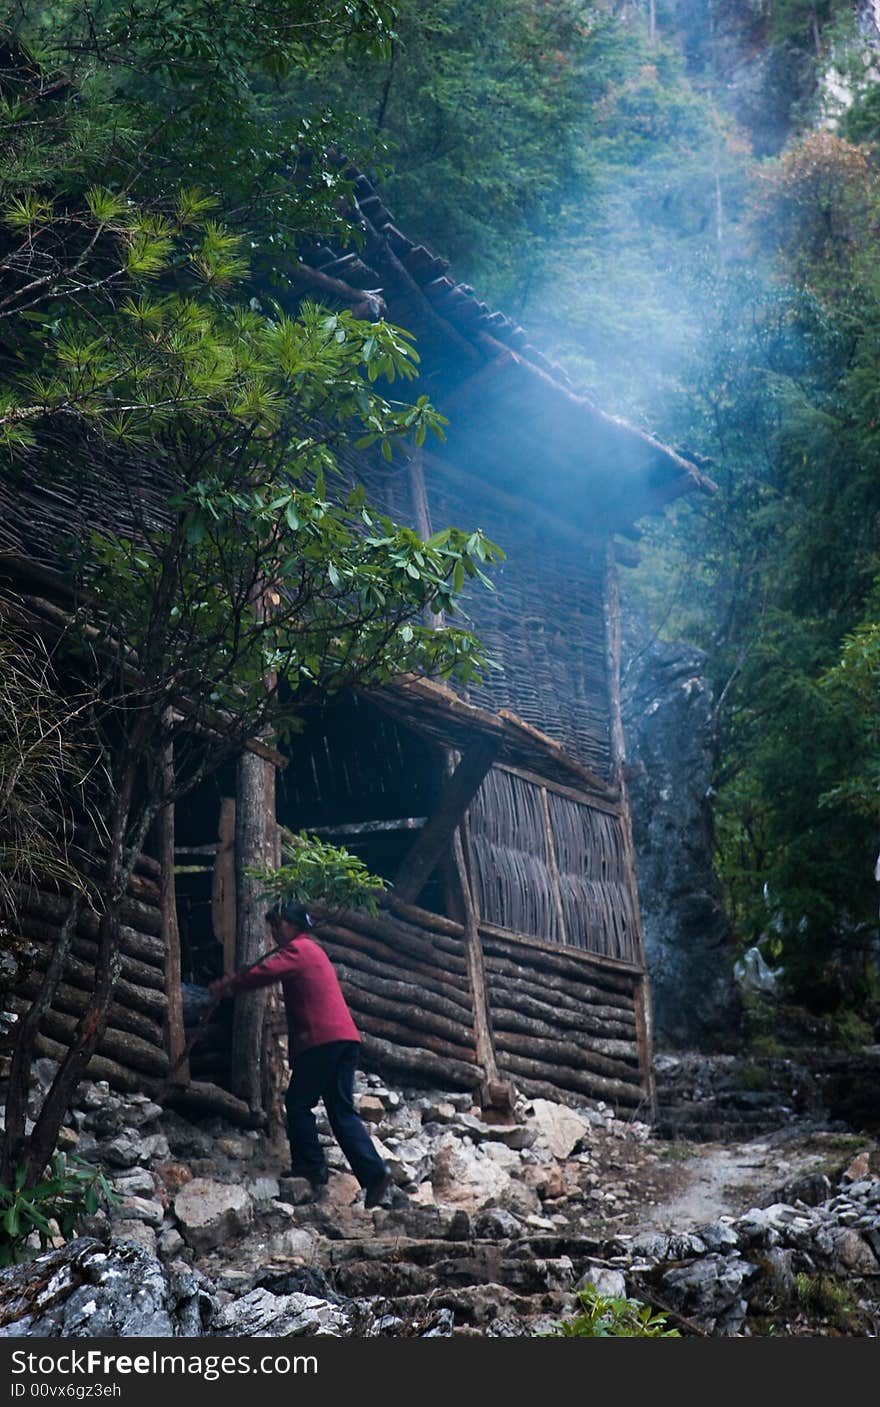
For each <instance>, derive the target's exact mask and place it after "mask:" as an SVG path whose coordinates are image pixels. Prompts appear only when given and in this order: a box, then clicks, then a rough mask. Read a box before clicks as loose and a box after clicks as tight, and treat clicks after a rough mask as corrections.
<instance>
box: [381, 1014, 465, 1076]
mask: <svg viewBox="0 0 880 1407" xmlns="http://www.w3.org/2000/svg"><path fill="white" fill-rule="evenodd" d="M353 1014H354V1016H355V1020H356V1022H357V1024H358V1027H359V1029H360V1030H362V1031H366V1032H368V1034H369V1035H371V1036H381V1037H382V1039H383V1040H386V1041H394V1042H395V1043H396V1044H398V1045H401V1046H406V1047H407V1048H408V1049H409V1048H413V1047H414V1048H416V1049H420V1050H424V1051H430V1052H431V1053H432V1054H433V1055H438V1056H440V1057H441V1058H443V1059H448V1060H458V1061H460V1060H462V1058H464V1059H465V1060H473V1061H474V1063H476V1052H475V1051H474V1049H473V1048H472V1047H471V1048H467V1047H464V1046H460V1045H453V1044H452V1043H451V1042H449V1041H444V1040H441V1039H440V1037H439V1036H432V1035H428V1034H426V1033H424V1032H421V1031H420V1032H415V1031H411V1030H409V1029H408V1027H406V1026H401V1025H398V1024H397V1022H395V1021H384V1020H382V1019H380V1018H379V1017H377V1016H373V1015H372V1014H371V1013H370V1012H367V1011H357V1012H354V1013H353Z"/></svg>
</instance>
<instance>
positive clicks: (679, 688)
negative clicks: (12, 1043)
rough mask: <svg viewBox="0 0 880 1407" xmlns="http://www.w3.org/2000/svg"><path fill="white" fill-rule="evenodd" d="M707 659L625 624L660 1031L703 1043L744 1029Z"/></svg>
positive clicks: (637, 825)
mask: <svg viewBox="0 0 880 1407" xmlns="http://www.w3.org/2000/svg"><path fill="white" fill-rule="evenodd" d="M705 660H706V656H705V655H704V654H703V652H702V651H700V650H696V649H694V648H692V647H691V646H689V645H682V644H680V643H679V644H667V643H666V642H665V641H662V640H656V639H654V638H653V637H652V636H650V635H649V634H648V633H647V632H646V630H645V628H644V626H642V625H641V624H640V623H639V622H637V621H635V620H634V619H633V618H631V617H629V618H627V619H626V621H625V630H624V646H623V688H622V706H623V724H624V732H625V735H626V740H627V753H628V760H629V771H630V780H629V793H630V802H631V806H632V818H633V840H634V843H635V849H636V868H637V874H638V884H639V901H640V905H641V911H642V924H643V927H644V933H645V949H646V957H647V962H648V975H649V978H650V982H651V995H652V1000H653V1009H654V1028H655V1031H656V1033H657V1035H658V1036H661V1037H663V1038H664V1039H665V1040H667V1041H668V1042H670V1043H671V1044H672V1045H674V1046H678V1047H686V1046H700V1045H702V1044H704V1043H705V1042H706V1040H707V1039H709V1040H711V1039H712V1037H714V1036H716V1035H717V1033H718V1031H719V1029H721V1030H723V1029H725V1028H728V1029H729V1028H732V1027H734V1026H735V1025H736V1021H737V1017H738V1012H739V998H738V995H737V993H736V989H735V987H734V985H733V981H732V976H731V959H732V953H731V947H730V938H731V934H730V925H729V923H728V920H727V917H726V915H725V913H724V910H723V908H722V906H721V894H720V889H719V886H718V882H717V880H716V878H715V875H714V872H713V869H712V830H711V811H710V806H709V789H710V786H711V780H712V738H711V713H712V693H711V688H710V686H709V683H708V681H707V680H706V678H705V677H704V675H703V670H704V668H705Z"/></svg>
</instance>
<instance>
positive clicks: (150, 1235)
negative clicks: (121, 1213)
mask: <svg viewBox="0 0 880 1407" xmlns="http://www.w3.org/2000/svg"><path fill="white" fill-rule="evenodd" d="M113 1235H114V1236H115V1238H116V1240H117V1241H134V1243H135V1245H137V1246H140V1248H141V1250H143V1251H146V1253H147V1255H149V1256H154V1255H155V1254H156V1243H157V1242H156V1228H155V1226H149V1225H148V1224H147V1223H146V1222H145V1221H141V1220H139V1219H138V1218H136V1217H130V1218H125V1217H123V1218H121V1219H120V1220H119V1221H114V1222H113Z"/></svg>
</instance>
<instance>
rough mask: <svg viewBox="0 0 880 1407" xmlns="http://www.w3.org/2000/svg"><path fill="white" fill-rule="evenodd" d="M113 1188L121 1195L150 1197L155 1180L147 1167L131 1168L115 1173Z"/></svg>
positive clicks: (154, 1187)
mask: <svg viewBox="0 0 880 1407" xmlns="http://www.w3.org/2000/svg"><path fill="white" fill-rule="evenodd" d="M113 1188H114V1190H115V1191H116V1192H118V1193H119V1194H120V1196H122V1197H152V1196H153V1195H154V1193H155V1191H156V1180H155V1178H154V1177H153V1174H152V1173H151V1172H149V1170H148V1169H147V1168H131V1169H130V1170H127V1171H125V1172H119V1173H116V1175H115V1176H114V1178H113Z"/></svg>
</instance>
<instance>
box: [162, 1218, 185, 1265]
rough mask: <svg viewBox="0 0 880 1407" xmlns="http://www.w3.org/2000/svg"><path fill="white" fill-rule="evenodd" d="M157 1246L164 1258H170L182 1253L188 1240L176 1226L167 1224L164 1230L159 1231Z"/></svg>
mask: <svg viewBox="0 0 880 1407" xmlns="http://www.w3.org/2000/svg"><path fill="white" fill-rule="evenodd" d="M156 1246H157V1250H158V1252H159V1255H160V1256H161V1257H162V1259H163V1260H170V1259H171V1258H172V1256H179V1255H180V1252H181V1251H182V1250H183V1249H184V1247H185V1246H186V1242H185V1241H184V1239H183V1237H182V1236H181V1234H180V1232H179V1231H178V1230H177V1227H176V1226H166V1227H165V1230H164V1231H160V1232H159V1237H158V1240H157V1243H156Z"/></svg>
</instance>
